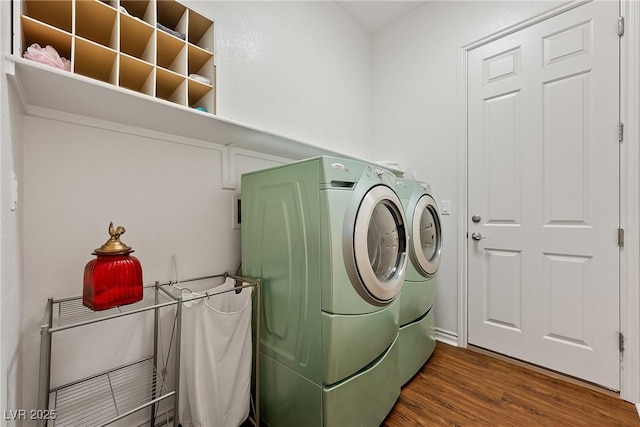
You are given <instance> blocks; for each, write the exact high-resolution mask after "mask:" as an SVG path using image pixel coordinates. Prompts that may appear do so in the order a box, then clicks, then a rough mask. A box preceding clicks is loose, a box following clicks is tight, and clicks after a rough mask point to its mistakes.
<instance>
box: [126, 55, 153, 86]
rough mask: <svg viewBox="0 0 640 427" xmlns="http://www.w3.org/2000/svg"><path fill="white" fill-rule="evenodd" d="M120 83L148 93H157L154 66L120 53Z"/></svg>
mask: <svg viewBox="0 0 640 427" xmlns="http://www.w3.org/2000/svg"><path fill="white" fill-rule="evenodd" d="M119 62H120V73H119V77H118V78H119V85H120V87H124V88H127V89H131V90H135V91H136V92H140V93H144V94H146V95H150V96H154V95H155V85H154V84H153V82H154V78H155V75H154V72H155V70H154V67H153V65H151V64H149V63H147V62H143V61H140V60H139V59H136V58H133V57H131V56H128V55H124V54H120V61H119Z"/></svg>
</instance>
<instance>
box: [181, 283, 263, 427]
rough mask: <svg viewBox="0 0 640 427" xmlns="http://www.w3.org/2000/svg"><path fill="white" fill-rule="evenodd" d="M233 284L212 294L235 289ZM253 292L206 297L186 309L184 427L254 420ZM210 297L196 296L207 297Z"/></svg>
mask: <svg viewBox="0 0 640 427" xmlns="http://www.w3.org/2000/svg"><path fill="white" fill-rule="evenodd" d="M234 283H235V281H234V280H233V279H229V278H228V279H227V280H226V281H225V283H224V284H223V285H220V286H218V287H216V288H213V289H210V290H209V291H207V292H208V293H212V292H218V291H221V290H223V289H231V288H233V286H234ZM251 291H252V288H245V289H243V290H242V292H241V293H240V294H236V292H233V291H232V292H226V293H223V294H219V295H213V296H210V297H208V298H207V297H204V298H201V299H198V300H194V301H193V302H192V303H189V302H187V303H184V304H183V307H182V336H181V339H182V344H181V348H182V351H181V353H180V402H179V414H180V423H181V424H182V426H183V427H191V426H194V427H227V426H238V425H240V424H241V423H242V422H243V421H244V420H245V419H246V418H247V416H248V415H249V399H250V393H251V392H250V388H251V360H252V355H251V353H252V346H251V308H252V305H251ZM202 294H205V292H202V293H198V294H195V295H202Z"/></svg>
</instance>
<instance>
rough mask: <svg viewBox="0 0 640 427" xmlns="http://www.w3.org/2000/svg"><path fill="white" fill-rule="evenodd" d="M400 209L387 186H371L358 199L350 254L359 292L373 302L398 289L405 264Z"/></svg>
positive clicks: (391, 295)
mask: <svg viewBox="0 0 640 427" xmlns="http://www.w3.org/2000/svg"><path fill="white" fill-rule="evenodd" d="M407 245H408V240H407V229H406V226H405V218H404V211H403V210H402V204H401V202H400V199H398V196H397V195H396V193H395V192H394V191H393V190H391V189H390V188H389V187H387V186H384V185H378V186H376V187H373V188H371V189H370V190H369V191H368V192H367V193H366V194H365V196H364V198H363V199H362V202H361V203H360V206H359V208H358V212H357V214H356V219H355V227H354V232H353V258H354V260H355V267H356V269H355V270H356V271H357V273H358V280H357V284H354V286H358V287H360V290H359V292H360V291H363V292H360V293H361V294H363V295H364V296H365V297H366V298H367V299H369V300H370V302H373V303H374V304H384V303H388V302H389V301H391V300H392V299H393V298H394V297H395V296H396V295H397V294H398V292H400V289H401V287H402V283H403V280H404V274H405V270H406V264H407V250H408V246H407Z"/></svg>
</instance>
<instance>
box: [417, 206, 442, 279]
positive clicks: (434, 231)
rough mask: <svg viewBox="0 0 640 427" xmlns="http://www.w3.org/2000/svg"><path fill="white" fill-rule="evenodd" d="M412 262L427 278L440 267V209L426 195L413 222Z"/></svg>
mask: <svg viewBox="0 0 640 427" xmlns="http://www.w3.org/2000/svg"><path fill="white" fill-rule="evenodd" d="M412 230H413V233H412V235H413V243H412V253H411V255H412V261H413V263H414V266H415V267H416V269H417V270H418V271H419V272H420V273H421V274H422V275H423V276H426V277H430V276H432V275H434V274H435V273H436V271H437V270H438V268H439V267H440V252H441V249H442V231H441V227H440V215H439V214H438V207H437V206H436V202H435V201H434V200H433V198H432V197H431V196H428V195H424V196H422V197H421V198H420V199H419V200H418V203H417V204H416V208H415V211H414V214H413V222H412Z"/></svg>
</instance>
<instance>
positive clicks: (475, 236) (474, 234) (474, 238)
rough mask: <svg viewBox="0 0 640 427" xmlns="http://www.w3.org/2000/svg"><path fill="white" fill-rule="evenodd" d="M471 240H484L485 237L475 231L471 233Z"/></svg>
mask: <svg viewBox="0 0 640 427" xmlns="http://www.w3.org/2000/svg"><path fill="white" fill-rule="evenodd" d="M471 238H472V239H473V240H482V239H484V238H485V237H482V234H480V233H478V232H477V231H474V232H473V233H471Z"/></svg>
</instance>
